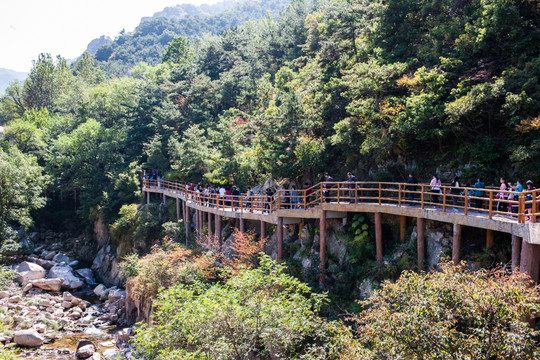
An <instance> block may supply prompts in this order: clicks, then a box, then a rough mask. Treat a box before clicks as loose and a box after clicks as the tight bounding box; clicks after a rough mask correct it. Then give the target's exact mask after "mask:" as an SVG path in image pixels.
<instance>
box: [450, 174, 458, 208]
mask: <svg viewBox="0 0 540 360" xmlns="http://www.w3.org/2000/svg"><path fill="white" fill-rule="evenodd" d="M450 186H452V190H451V191H450V192H451V193H452V195H459V194H460V193H461V190H460V189H459V188H460V187H461V183H460V182H459V176H454V179H453V180H452V183H451V184H450ZM458 199H459V198H458V197H457V196H452V202H453V204H454V206H457V205H458ZM454 210H457V209H456V208H454Z"/></svg>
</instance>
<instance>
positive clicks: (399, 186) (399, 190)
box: [398, 184, 402, 206]
mask: <svg viewBox="0 0 540 360" xmlns="http://www.w3.org/2000/svg"><path fill="white" fill-rule="evenodd" d="M401 198H402V195H401V184H398V204H399V206H401Z"/></svg>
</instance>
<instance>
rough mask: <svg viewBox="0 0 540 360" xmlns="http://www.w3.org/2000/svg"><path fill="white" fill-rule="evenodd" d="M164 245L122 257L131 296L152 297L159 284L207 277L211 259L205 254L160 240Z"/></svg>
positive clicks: (168, 284)
mask: <svg viewBox="0 0 540 360" xmlns="http://www.w3.org/2000/svg"><path fill="white" fill-rule="evenodd" d="M164 243H166V245H163V246H161V247H159V246H155V247H154V249H153V250H152V252H151V253H150V254H148V255H146V256H144V257H142V258H140V259H137V256H136V255H130V256H127V257H126V258H125V261H124V262H123V263H122V264H121V266H122V269H123V271H124V272H125V273H126V274H129V273H130V274H131V277H130V278H129V279H128V281H127V286H129V288H130V293H131V294H132V297H133V298H134V299H135V300H136V299H140V298H144V299H153V298H155V297H156V296H157V293H158V290H159V289H160V288H165V289H167V288H169V287H170V286H172V285H174V284H176V283H184V284H190V283H193V282H201V281H202V282H204V281H205V280H206V279H207V278H210V277H211V275H210V274H211V272H212V271H211V269H212V267H213V261H212V260H210V259H206V257H204V256H201V257H194V256H192V252H191V250H188V249H185V248H184V247H182V246H179V245H177V244H173V243H172V242H170V241H168V240H164Z"/></svg>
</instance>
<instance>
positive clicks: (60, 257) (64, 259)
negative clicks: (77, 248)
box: [52, 253, 71, 264]
mask: <svg viewBox="0 0 540 360" xmlns="http://www.w3.org/2000/svg"><path fill="white" fill-rule="evenodd" d="M52 260H53V261H54V262H57V263H66V264H69V263H70V262H71V259H70V258H69V256H67V255H65V254H62V253H58V254H56V255H54V257H53V259H52Z"/></svg>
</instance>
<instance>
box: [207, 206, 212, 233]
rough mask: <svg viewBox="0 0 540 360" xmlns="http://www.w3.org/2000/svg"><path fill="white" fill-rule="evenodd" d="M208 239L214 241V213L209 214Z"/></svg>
mask: <svg viewBox="0 0 540 360" xmlns="http://www.w3.org/2000/svg"><path fill="white" fill-rule="evenodd" d="M208 238H209V239H212V213H211V212H208Z"/></svg>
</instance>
